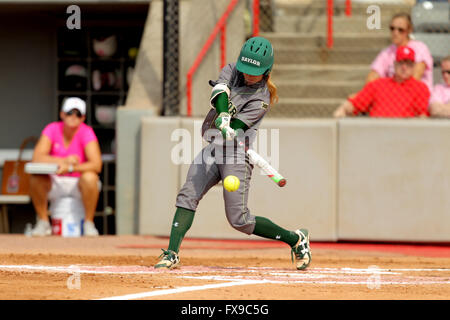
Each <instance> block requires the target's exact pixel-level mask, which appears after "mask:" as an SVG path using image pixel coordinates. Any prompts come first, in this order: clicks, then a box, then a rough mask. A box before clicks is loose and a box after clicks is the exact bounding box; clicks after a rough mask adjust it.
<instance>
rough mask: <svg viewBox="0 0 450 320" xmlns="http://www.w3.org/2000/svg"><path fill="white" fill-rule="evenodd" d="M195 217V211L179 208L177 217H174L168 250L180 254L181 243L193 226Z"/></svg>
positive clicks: (176, 213)
mask: <svg viewBox="0 0 450 320" xmlns="http://www.w3.org/2000/svg"><path fill="white" fill-rule="evenodd" d="M194 215H195V211H192V210H188V209H184V208H179V207H178V208H177V211H176V212H175V216H174V217H173V222H172V229H171V231H170V241H169V248H168V250H172V251H175V252H176V253H178V250H180V245H181V241H183V238H184V235H185V234H186V232H187V231H188V230H189V228H190V227H191V225H192V221H193V220H194Z"/></svg>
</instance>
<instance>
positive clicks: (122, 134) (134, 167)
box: [115, 107, 155, 234]
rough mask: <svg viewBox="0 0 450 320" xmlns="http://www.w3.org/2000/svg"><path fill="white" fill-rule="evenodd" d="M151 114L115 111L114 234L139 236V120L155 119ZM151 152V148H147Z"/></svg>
mask: <svg viewBox="0 0 450 320" xmlns="http://www.w3.org/2000/svg"><path fill="white" fill-rule="evenodd" d="M154 115H155V114H154V113H153V111H152V110H145V109H144V110H142V109H131V108H123V107H122V108H118V109H117V122H116V130H117V131H116V137H117V163H116V213H115V218H116V233H117V234H137V233H138V232H139V198H140V196H141V192H140V190H141V189H140V183H141V180H140V178H141V150H142V149H141V118H143V117H149V116H154ZM149 147H150V149H151V146H149Z"/></svg>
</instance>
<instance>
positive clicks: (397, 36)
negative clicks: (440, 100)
mask: <svg viewBox="0 0 450 320" xmlns="http://www.w3.org/2000/svg"><path fill="white" fill-rule="evenodd" d="M389 28H390V30H391V42H392V44H391V45H390V46H388V47H387V48H385V49H383V50H382V51H381V52H380V53H379V54H378V56H377V57H376V58H375V60H374V61H373V62H372V64H371V66H370V68H371V71H370V72H369V74H368V75H367V78H366V83H369V82H371V81H373V80H376V79H378V78H386V77H387V78H390V77H392V76H393V75H394V61H395V53H396V50H397V47H399V46H408V47H410V48H411V49H413V50H414V52H415V53H416V61H415V62H416V64H415V66H414V73H413V77H414V78H415V79H417V80H421V81H423V82H424V83H425V84H426V85H427V86H428V89H429V90H430V92H431V91H432V90H433V58H432V56H431V54H430V50H429V49H428V47H427V45H426V44H424V43H423V42H421V41H416V40H412V39H411V38H410V33H411V32H412V31H413V25H412V21H411V16H410V15H409V14H407V13H399V14H396V15H394V16H393V17H392V20H391V24H390V26H389Z"/></svg>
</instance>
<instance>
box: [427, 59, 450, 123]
mask: <svg viewBox="0 0 450 320" xmlns="http://www.w3.org/2000/svg"><path fill="white" fill-rule="evenodd" d="M441 72H442V79H443V80H444V82H443V83H440V84H437V85H436V86H434V89H433V93H432V95H431V99H430V114H431V115H432V116H434V117H445V118H450V56H447V57H445V58H444V59H442V61H441Z"/></svg>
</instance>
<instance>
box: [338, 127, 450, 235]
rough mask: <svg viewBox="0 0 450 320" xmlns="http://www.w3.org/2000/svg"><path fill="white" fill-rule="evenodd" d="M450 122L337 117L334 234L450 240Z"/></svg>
mask: <svg viewBox="0 0 450 320" xmlns="http://www.w3.org/2000/svg"><path fill="white" fill-rule="evenodd" d="M449 135H450V122H449V121H445V120H443V121H440V120H409V121H400V120H375V121H374V120H370V119H368V120H358V121H354V120H342V121H340V122H339V186H338V190H339V198H338V199H339V205H338V212H339V214H338V217H339V222H338V225H339V230H338V237H339V239H350V240H353V239H364V240H385V241H390V240H397V241H450V197H449V195H450V166H449V163H450V141H449V139H448V137H449Z"/></svg>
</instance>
